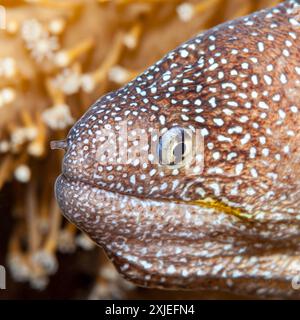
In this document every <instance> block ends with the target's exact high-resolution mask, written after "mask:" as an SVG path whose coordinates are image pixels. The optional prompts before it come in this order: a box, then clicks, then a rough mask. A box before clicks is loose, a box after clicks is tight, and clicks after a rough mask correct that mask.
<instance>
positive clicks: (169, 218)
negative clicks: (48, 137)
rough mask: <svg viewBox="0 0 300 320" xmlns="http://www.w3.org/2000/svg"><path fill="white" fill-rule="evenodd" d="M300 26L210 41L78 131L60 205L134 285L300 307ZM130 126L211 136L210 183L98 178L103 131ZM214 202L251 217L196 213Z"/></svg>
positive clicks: (281, 22)
mask: <svg viewBox="0 0 300 320" xmlns="http://www.w3.org/2000/svg"><path fill="white" fill-rule="evenodd" d="M298 21H299V22H298ZM299 26H300V6H299V4H298V2H297V1H287V2H284V3H283V4H280V5H279V6H277V7H275V8H272V9H267V10H263V11H260V12H258V13H255V14H252V15H250V16H248V17H245V18H241V19H238V20H235V21H232V22H228V23H225V24H222V25H220V26H218V27H215V28H213V29H211V30H208V31H207V32H205V33H203V34H200V35H198V36H197V37H195V38H193V39H192V40H190V41H188V42H186V43H185V44H183V45H182V46H180V47H178V48H177V49H175V50H174V51H172V52H170V53H169V54H167V55H166V56H165V57H164V58H163V59H162V60H161V61H159V62H157V63H156V64H155V65H154V66H152V67H150V68H149V69H148V70H147V71H146V72H144V73H143V74H141V75H140V76H139V77H137V78H136V79H135V80H134V81H132V82H130V83H129V84H128V85H126V86H125V87H123V88H121V89H120V90H118V91H116V92H113V93H110V94H108V95H106V96H104V97H102V98H101V99H100V100H99V101H97V102H96V103H95V104H94V105H93V106H92V107H91V108H90V109H89V110H88V111H87V113H86V114H85V115H84V116H83V117H82V118H81V119H80V120H79V121H78V122H77V123H76V125H75V126H74V127H73V128H72V130H71V131H70V133H69V135H68V138H67V146H66V154H65V157H64V161H63V174H62V175H61V176H60V177H59V178H58V180H57V183H56V197H57V200H58V202H59V204H60V207H61V209H62V211H63V212H64V214H65V216H66V217H67V218H68V219H70V220H71V221H72V222H74V223H75V224H76V225H77V226H78V227H79V228H80V229H82V230H83V231H85V232H86V233H87V234H88V235H89V236H90V237H91V238H92V239H93V240H94V241H96V242H97V243H98V244H99V245H101V246H102V247H104V248H105V250H106V252H107V253H108V255H109V256H110V257H111V259H112V260H113V262H114V264H115V265H116V267H117V268H118V270H119V271H120V272H121V273H122V274H123V275H124V276H125V277H126V278H127V279H129V280H131V281H133V282H135V283H137V284H139V285H142V286H148V287H159V288H173V289H176V288H184V289H195V288H197V289H209V290H224V291H231V292H235V293H237V294H249V295H256V296H274V297H294V298H296V297H300V291H297V290H294V289H293V288H292V285H291V280H292V279H293V277H295V276H299V275H300V247H299V239H300V228H299V225H300V212H299V204H300V195H299V193H298V191H299V190H300V188H299V184H300V179H299V178H300V171H299V169H300V164H299V161H298V155H300V153H299V149H300V132H299V130H298V129H299V124H300V103H299V95H300V87H299V85H300V51H299V47H300V45H299V43H300V29H299ZM123 120H127V123H128V129H129V130H133V129H135V128H142V129H143V134H144V135H145V136H146V137H148V135H149V132H150V131H151V129H150V128H159V129H160V130H162V131H161V132H165V131H166V130H167V129H170V128H172V127H174V126H179V127H183V128H191V129H201V135H202V136H203V137H204V156H205V157H204V159H205V160H204V171H203V172H202V173H201V174H193V173H187V172H186V171H185V170H182V169H181V168H179V169H177V170H176V169H174V170H173V169H172V168H161V167H160V166H159V165H157V164H151V163H150V162H148V163H138V162H136V161H134V160H135V159H134V157H133V158H132V159H131V158H130V160H132V161H131V162H130V161H129V162H130V163H129V162H128V164H123V163H120V164H113V165H107V166H105V165H104V166H103V165H101V164H100V163H99V159H98V158H97V157H96V154H97V150H98V149H99V145H101V143H102V142H101V134H99V129H100V128H103V127H107V128H109V126H108V125H111V126H112V128H115V130H117V131H118V130H119V127H118V124H119V123H120V122H121V121H123ZM166 128H167V129H166ZM99 135H100V136H99ZM128 147H132V143H129V145H128ZM207 198H211V199H214V200H215V201H217V203H222V205H226V206H227V208H232V210H234V208H239V210H241V211H242V212H244V213H246V214H248V216H249V218H247V219H245V218H240V217H237V216H236V215H234V214H231V213H230V212H228V210H227V212H224V210H222V206H209V205H208V206H204V205H202V204H201V203H198V204H196V203H195V202H193V201H197V200H203V199H207Z"/></svg>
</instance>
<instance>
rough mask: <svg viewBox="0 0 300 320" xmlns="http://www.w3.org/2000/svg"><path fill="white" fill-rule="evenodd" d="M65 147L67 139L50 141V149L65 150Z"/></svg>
mask: <svg viewBox="0 0 300 320" xmlns="http://www.w3.org/2000/svg"><path fill="white" fill-rule="evenodd" d="M67 147H68V143H67V140H56V141H51V142H50V148H51V149H52V150H55V149H63V150H65V151H66V150H67Z"/></svg>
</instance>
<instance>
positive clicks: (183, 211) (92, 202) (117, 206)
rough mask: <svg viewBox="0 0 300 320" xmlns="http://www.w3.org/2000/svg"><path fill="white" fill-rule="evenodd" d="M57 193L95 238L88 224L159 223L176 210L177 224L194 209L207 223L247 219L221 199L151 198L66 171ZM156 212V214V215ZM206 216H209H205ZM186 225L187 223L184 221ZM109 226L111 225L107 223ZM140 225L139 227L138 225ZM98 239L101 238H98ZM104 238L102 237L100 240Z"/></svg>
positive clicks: (64, 206)
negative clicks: (81, 177)
mask: <svg viewBox="0 0 300 320" xmlns="http://www.w3.org/2000/svg"><path fill="white" fill-rule="evenodd" d="M55 196H56V199H57V201H58V204H59V206H60V208H61V210H62V212H63V214H64V216H65V217H66V218H67V219H69V220H70V221H71V222H73V223H75V224H76V225H77V226H78V227H79V228H80V229H82V230H83V231H85V232H87V233H88V234H89V235H90V236H91V237H92V238H95V237H94V232H93V230H89V227H90V226H91V225H93V224H101V225H103V222H105V224H106V223H108V222H109V221H110V222H113V224H115V225H117V224H118V223H117V221H118V219H119V218H120V217H123V219H121V218H120V220H123V222H125V221H126V219H127V222H133V220H134V221H135V224H137V225H138V224H139V223H140V222H141V221H144V222H146V220H147V224H149V223H151V224H153V225H155V224H156V222H157V223H160V222H161V220H162V216H163V215H168V214H169V213H174V217H176V219H177V224H178V223H181V222H182V221H183V220H184V216H189V214H190V213H187V212H189V211H190V212H192V215H193V218H195V219H196V215H197V216H198V217H199V218H200V217H202V218H203V219H204V220H203V221H205V219H206V218H207V215H209V216H210V217H209V219H207V221H205V223H206V224H208V223H209V221H212V217H214V219H220V217H221V218H222V219H225V220H227V221H228V222H229V221H230V223H232V222H233V221H235V222H236V223H244V222H246V223H247V220H245V219H240V218H241V217H242V218H244V217H246V216H244V215H243V213H242V212H241V211H239V209H234V208H231V207H229V206H226V205H224V204H222V203H219V202H217V201H215V200H213V199H206V200H199V201H184V200H176V199H174V200H173V199H172V201H171V200H170V201H169V200H167V199H152V198H142V197H136V196H135V195H128V194H122V193H119V192H113V191H109V190H105V189H104V188H101V187H99V186H95V185H93V184H90V183H88V182H83V181H81V180H77V179H74V178H70V177H69V176H67V175H66V174H64V173H63V174H61V175H60V176H59V177H58V178H57V180H56V183H55ZM149 212H151V213H154V214H155V218H154V219H153V220H152V221H149V219H148V218H149ZM156 215H157V216H156ZM205 217H206V218H205ZM182 226H183V227H184V223H183V224H182ZM107 227H108V228H110V226H109V225H108V226H107ZM137 228H138V227H137ZM96 242H98V243H99V239H98V238H97V239H96ZM100 242H101V241H100Z"/></svg>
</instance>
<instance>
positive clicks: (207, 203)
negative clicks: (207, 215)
mask: <svg viewBox="0 0 300 320" xmlns="http://www.w3.org/2000/svg"><path fill="white" fill-rule="evenodd" d="M188 203H189V204H193V205H197V206H201V207H204V208H208V209H215V210H216V211H218V212H224V213H226V214H229V215H233V216H236V217H238V218H241V219H251V218H253V214H249V213H247V212H245V211H243V210H242V209H241V208H233V207H231V206H229V205H227V204H225V203H224V202H222V201H219V200H215V199H212V198H206V199H201V200H193V201H189V202H188Z"/></svg>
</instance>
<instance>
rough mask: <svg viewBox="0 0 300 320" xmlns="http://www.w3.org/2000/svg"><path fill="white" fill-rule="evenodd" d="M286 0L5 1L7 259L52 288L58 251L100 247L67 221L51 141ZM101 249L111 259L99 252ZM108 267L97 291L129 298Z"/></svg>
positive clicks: (1, 57)
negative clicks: (224, 31) (200, 42)
mask: <svg viewBox="0 0 300 320" xmlns="http://www.w3.org/2000/svg"><path fill="white" fill-rule="evenodd" d="M278 2H279V1H277V0H276V1H274V0H265V1H263V0H260V1H259V0H247V1H246V0H209V1H208V0H198V1H196V0H195V1H179V0H174V1H171V0H170V1H166V0H111V1H109V0H98V1H97V0H89V1H88V0H87V1H84V0H76V1H67V0H61V1H55V0H18V1H17V0H16V1H1V2H0V5H1V4H2V5H3V6H5V9H6V11H5V12H6V15H7V16H6V25H5V29H3V30H0V48H1V50H0V188H2V187H3V185H4V184H5V183H6V182H9V181H12V183H11V185H10V187H11V188H12V189H13V197H14V198H13V202H14V204H13V206H14V210H13V215H14V219H15V225H14V230H13V232H12V234H11V235H10V243H9V247H8V252H7V261H8V265H9V267H10V272H11V274H12V276H13V277H14V278H15V280H16V281H29V282H30V284H31V285H32V286H33V287H35V288H39V289H43V288H45V287H46V285H47V283H48V281H49V275H51V274H53V273H55V272H56V270H57V268H58V264H57V260H56V252H57V251H61V252H73V251H74V250H76V247H77V246H80V247H83V248H85V249H90V248H91V247H93V244H92V243H91V242H90V240H89V239H88V238H87V237H86V236H85V235H82V234H80V233H79V232H78V231H77V230H76V229H75V227H74V226H73V225H71V224H70V223H68V222H66V221H64V220H63V219H62V217H61V215H60V212H59V210H58V207H57V205H56V203H55V201H54V198H53V191H52V190H53V182H54V178H55V177H56V176H57V173H58V171H59V164H60V162H61V156H62V155H61V154H60V153H59V152H55V153H51V152H50V150H49V141H50V140H58V139H62V138H64V137H65V136H66V134H67V131H68V128H69V127H70V126H71V125H72V124H73V123H74V121H75V120H76V119H78V118H79V117H80V115H81V114H82V113H83V112H84V110H85V109H86V108H87V107H88V106H89V105H90V104H91V103H92V102H93V101H94V100H95V99H96V98H98V97H99V96H101V95H103V94H104V93H105V92H108V91H110V90H113V89H116V88H117V87H120V86H122V85H123V84H124V83H126V82H128V81H129V80H130V79H132V78H134V77H135V76H136V75H137V74H139V73H140V72H141V71H142V70H144V69H145V68H146V67H147V66H149V65H151V64H152V63H153V62H154V61H156V60H157V59H159V58H160V57H161V56H162V55H163V54H164V53H165V52H167V51H169V50H170V49H172V48H174V47H175V46H176V45H178V44H179V43H181V42H182V41H184V40H186V39H187V38H189V37H190V36H192V35H193V34H195V33H197V32H200V31H201V30H203V29H207V28H210V27H212V26H213V25H216V24H218V23H221V22H223V21H226V20H228V19H232V18H234V17H237V16H241V15H245V14H247V13H250V12H252V11H255V10H257V9H259V8H262V7H265V6H271V5H275V4H276V3H278ZM178 30H180V32H178ZM0 210H1V209H0ZM1 214H6V212H1ZM99 255H100V256H101V259H103V257H102V255H103V254H100V250H99ZM101 265H102V269H101V270H100V273H99V278H98V280H97V281H96V286H95V289H94V290H93V292H92V293H91V296H90V297H92V298H97V297H102V298H103V297H109V296H111V295H113V296H114V295H115V296H122V294H121V293H120V292H121V291H122V290H125V291H126V290H128V289H129V286H128V285H123V286H122V285H121V286H120V288H123V289H122V290H121V289H120V288H119V289H118V288H116V290H115V291H114V292H111V290H110V291H109V290H107V289H105V283H107V282H109V281H113V282H115V283H117V281H116V275H113V276H112V274H113V273H109V272H108V271H107V270H108V268H109V267H108V266H107V262H103V261H102V263H101ZM105 270H106V271H105ZM110 272H113V271H110ZM108 274H110V276H108ZM119 290H121V291H119Z"/></svg>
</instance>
